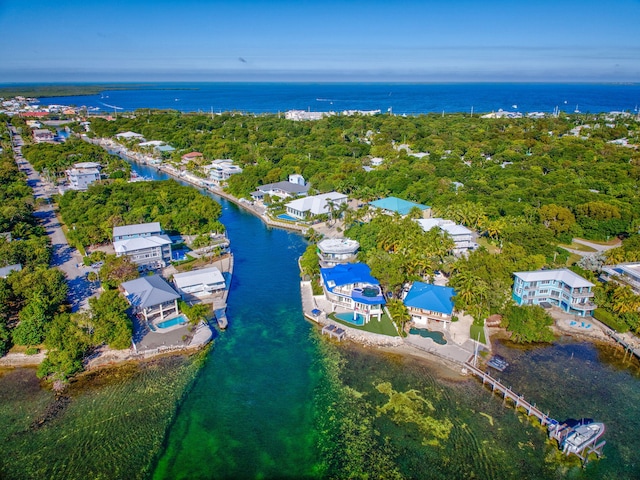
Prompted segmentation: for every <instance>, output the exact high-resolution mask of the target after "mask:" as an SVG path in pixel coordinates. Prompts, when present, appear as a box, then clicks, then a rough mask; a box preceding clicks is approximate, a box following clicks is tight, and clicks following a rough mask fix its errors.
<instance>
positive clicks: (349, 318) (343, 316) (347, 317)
mask: <svg viewBox="0 0 640 480" xmlns="http://www.w3.org/2000/svg"><path fill="white" fill-rule="evenodd" d="M336 318H339V319H340V320H342V321H343V322H347V323H351V324H352V325H357V326H359V327H361V326H362V325H364V316H363V315H360V314H359V313H356V318H355V319H354V318H353V313H350V312H346V313H336Z"/></svg>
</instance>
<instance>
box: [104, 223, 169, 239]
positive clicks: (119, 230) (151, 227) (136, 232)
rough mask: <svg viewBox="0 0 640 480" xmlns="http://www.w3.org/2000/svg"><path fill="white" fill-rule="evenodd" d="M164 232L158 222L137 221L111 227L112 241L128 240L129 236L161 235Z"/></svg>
mask: <svg viewBox="0 0 640 480" xmlns="http://www.w3.org/2000/svg"><path fill="white" fill-rule="evenodd" d="M163 233H164V232H163V231H162V228H161V227H160V222H150V223H138V224H135V225H123V226H121V227H113V241H114V242H115V241H118V240H128V239H130V238H139V237H152V236H154V235H162V234H163Z"/></svg>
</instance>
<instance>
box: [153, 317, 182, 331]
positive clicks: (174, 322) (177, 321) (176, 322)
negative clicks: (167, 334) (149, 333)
mask: <svg viewBox="0 0 640 480" xmlns="http://www.w3.org/2000/svg"><path fill="white" fill-rule="evenodd" d="M188 322H189V320H188V319H187V317H185V316H184V315H180V316H178V317H175V318H171V319H169V320H165V321H164V322H160V323H156V327H158V328H170V327H175V326H176V325H184V324H185V323H188Z"/></svg>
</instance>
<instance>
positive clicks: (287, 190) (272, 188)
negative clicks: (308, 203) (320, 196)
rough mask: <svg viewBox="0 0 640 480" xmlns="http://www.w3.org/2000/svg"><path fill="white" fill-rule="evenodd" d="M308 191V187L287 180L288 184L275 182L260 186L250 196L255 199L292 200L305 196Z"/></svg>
mask: <svg viewBox="0 0 640 480" xmlns="http://www.w3.org/2000/svg"><path fill="white" fill-rule="evenodd" d="M308 191H309V185H305V184H304V183H303V184H300V183H295V182H292V181H291V180H289V181H288V182H276V183H267V184H266V185H260V186H259V187H258V189H257V190H256V191H255V192H253V193H252V194H251V196H252V197H253V198H255V199H262V198H263V197H264V196H265V195H270V196H272V197H279V198H292V197H298V196H301V195H306V194H307V192H308Z"/></svg>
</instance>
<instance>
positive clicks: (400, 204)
mask: <svg viewBox="0 0 640 480" xmlns="http://www.w3.org/2000/svg"><path fill="white" fill-rule="evenodd" d="M369 205H371V206H372V207H374V208H377V209H378V210H382V211H383V212H384V213H386V214H388V215H393V214H394V213H399V214H400V215H402V216H403V217H404V216H405V215H408V214H409V212H410V211H411V209H412V208H418V209H419V210H421V211H422V218H429V217H431V207H429V206H427V205H421V204H419V203H415V202H410V201H408V200H402V199H401V198H397V197H387V198H381V199H380V200H374V201H373V202H369Z"/></svg>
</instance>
